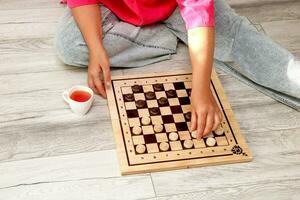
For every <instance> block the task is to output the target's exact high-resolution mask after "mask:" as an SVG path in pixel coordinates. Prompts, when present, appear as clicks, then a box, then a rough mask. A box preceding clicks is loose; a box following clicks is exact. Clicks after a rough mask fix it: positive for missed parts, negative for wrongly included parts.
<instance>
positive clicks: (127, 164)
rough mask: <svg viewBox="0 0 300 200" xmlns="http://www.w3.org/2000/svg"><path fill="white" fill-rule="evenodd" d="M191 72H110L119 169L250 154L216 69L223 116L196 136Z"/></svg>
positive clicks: (147, 169) (241, 157)
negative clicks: (116, 74)
mask: <svg viewBox="0 0 300 200" xmlns="http://www.w3.org/2000/svg"><path fill="white" fill-rule="evenodd" d="M191 78H192V76H191V73H182V74H178V73H177V74H173V75H172V74H169V75H166V74H164V75H159V74H151V75H141V76H137V75H135V76H126V77H125V76H119V77H113V78H112V86H111V88H109V89H108V90H107V95H108V105H109V110H110V114H111V119H112V126H113V132H114V136H115V141H116V145H117V153H118V157H119V162H120V169H121V173H122V174H123V175H126V174H135V173H145V172H153V171H162V170H170V169H180V168H189V167H196V166H208V165H217V164H226V163H237V162H247V161H251V160H252V155H251V152H250V151H249V149H248V146H247V144H246V142H245V140H244V138H243V136H242V135H241V133H240V129H239V126H238V124H237V122H236V120H235V118H234V115H233V112H232V110H231V107H230V105H229V103H228V101H227V99H226V96H225V93H224V90H223V88H222V85H221V83H220V81H219V79H218V77H217V74H216V72H215V71H214V70H213V72H212V77H211V90H212V92H213V94H214V97H215V98H216V100H217V102H218V104H219V107H220V108H221V110H222V111H223V121H222V123H221V125H220V126H219V128H218V130H216V131H213V132H212V133H211V134H209V135H208V136H207V137H205V138H203V139H202V140H197V139H195V135H194V134H193V133H192V132H191V131H190V115H189V114H190V111H191V106H190V94H191V88H192V82H191Z"/></svg>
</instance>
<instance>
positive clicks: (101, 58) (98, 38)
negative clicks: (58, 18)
mask: <svg viewBox="0 0 300 200" xmlns="http://www.w3.org/2000/svg"><path fill="white" fill-rule="evenodd" d="M72 15H73V16H74V18H75V21H76V23H77V24H78V27H79V29H80V31H81V33H82V35H83V37H84V40H85V42H86V44H87V46H88V50H89V66H88V84H89V86H90V87H91V88H92V89H93V91H94V92H96V93H98V94H100V95H101V96H103V97H106V93H105V86H104V84H103V82H102V81H101V76H102V73H103V76H104V80H105V82H106V85H109V84H110V81H111V79H110V66H109V59H108V56H107V53H106V50H105V49H104V47H103V43H102V19H101V11H100V9H99V5H97V4H93V5H84V6H80V7H75V8H72Z"/></svg>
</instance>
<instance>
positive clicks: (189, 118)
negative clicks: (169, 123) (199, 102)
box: [185, 112, 192, 121]
mask: <svg viewBox="0 0 300 200" xmlns="http://www.w3.org/2000/svg"><path fill="white" fill-rule="evenodd" d="M191 118H192V113H191V112H187V113H185V119H186V120H187V121H191Z"/></svg>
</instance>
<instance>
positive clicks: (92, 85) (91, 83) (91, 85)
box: [88, 75, 98, 94]
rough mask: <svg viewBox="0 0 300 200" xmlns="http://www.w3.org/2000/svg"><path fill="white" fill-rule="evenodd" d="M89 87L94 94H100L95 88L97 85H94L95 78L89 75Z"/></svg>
mask: <svg viewBox="0 0 300 200" xmlns="http://www.w3.org/2000/svg"><path fill="white" fill-rule="evenodd" d="M88 85H89V87H90V88H91V89H92V90H93V92H95V93H96V94H98V90H97V88H96V87H95V84H94V81H93V77H92V76H91V75H88Z"/></svg>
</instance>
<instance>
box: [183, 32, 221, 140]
mask: <svg viewBox="0 0 300 200" xmlns="http://www.w3.org/2000/svg"><path fill="white" fill-rule="evenodd" d="M214 44H215V29H214V27H198V28H193V29H189V30H188V45H189V53H190V58H191V63H192V70H193V77H192V80H193V81H192V123H191V129H192V130H197V132H198V134H197V137H198V139H200V138H201V137H203V136H204V135H207V134H208V133H210V132H211V131H212V130H215V129H216V128H217V126H218V125H219V124H220V122H221V121H222V114H221V111H220V109H219V107H218V105H217V103H216V101H215V99H214V97H213V95H212V93H211V90H210V78H211V71H212V66H213V56H214V47H215V45H214Z"/></svg>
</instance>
